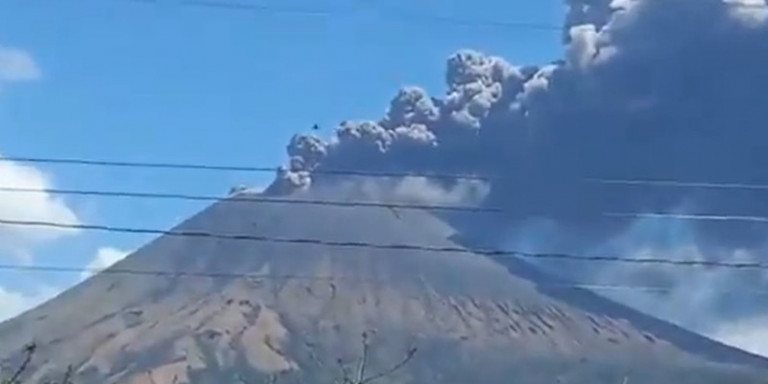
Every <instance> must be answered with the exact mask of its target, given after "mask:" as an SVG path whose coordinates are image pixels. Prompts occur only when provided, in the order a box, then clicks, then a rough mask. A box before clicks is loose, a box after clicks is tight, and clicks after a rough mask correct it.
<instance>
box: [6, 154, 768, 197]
mask: <svg viewBox="0 0 768 384" xmlns="http://www.w3.org/2000/svg"><path fill="white" fill-rule="evenodd" d="M0 162H17V163H28V164H59V165H75V166H93V167H119V168H146V169H175V170H192V171H220V172H221V171H225V172H252V173H276V172H278V171H280V169H281V167H279V166H244V165H213V164H202V163H174V162H142V161H116V160H99V159H86V158H51V157H27V156H11V157H0ZM309 172H310V173H312V174H318V175H330V176H353V177H372V178H402V177H424V178H431V179H444V180H476V181H493V180H503V179H505V178H506V177H505V176H500V175H478V174H461V173H442V172H384V171H359V170H352V169H322V168H321V169H314V170H312V171H309ZM580 181H581V182H583V183H588V184H603V185H625V186H647V187H668V188H700V189H732V190H765V191H768V184H752V183H718V182H703V181H678V180H653V179H609V178H595V177H585V178H582V179H581V180H580Z"/></svg>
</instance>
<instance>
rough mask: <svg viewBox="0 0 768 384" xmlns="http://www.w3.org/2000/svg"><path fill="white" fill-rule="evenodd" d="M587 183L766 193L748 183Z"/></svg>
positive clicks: (762, 187) (765, 188)
mask: <svg viewBox="0 0 768 384" xmlns="http://www.w3.org/2000/svg"><path fill="white" fill-rule="evenodd" d="M586 181H588V182H592V183H600V184H613V185H626V186H647V187H672V188H699V189H742V190H757V191H768V184H749V183H713V182H698V181H677V180H652V179H634V180H633V179H586Z"/></svg>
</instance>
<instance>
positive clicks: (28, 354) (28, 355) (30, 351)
mask: <svg viewBox="0 0 768 384" xmlns="http://www.w3.org/2000/svg"><path fill="white" fill-rule="evenodd" d="M36 350H37V344H35V343H31V344H27V346H26V347H24V354H25V356H24V361H23V362H22V363H21V365H19V368H17V369H16V371H15V372H14V373H13V375H12V376H11V378H10V379H8V381H6V382H4V383H7V384H19V377H21V375H22V374H24V372H25V371H26V370H27V368H29V363H30V362H32V356H34V354H35V351H36Z"/></svg>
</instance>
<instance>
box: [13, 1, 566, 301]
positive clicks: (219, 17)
mask: <svg viewBox="0 0 768 384" xmlns="http://www.w3.org/2000/svg"><path fill="white" fill-rule="evenodd" d="M241 1H242V2H243V3H246V2H249V0H241ZM181 3H182V2H181V1H171V0H168V1H165V0H158V1H157V2H156V3H155V4H145V3H141V2H138V1H129V0H72V1H46V0H9V1H6V2H3V5H2V6H0V8H2V10H0V47H12V48H14V49H17V50H20V51H23V52H25V53H26V54H28V55H29V57H31V59H32V60H33V61H34V65H35V66H36V68H37V69H38V70H39V73H38V76H36V77H37V79H36V80H35V81H27V82H23V83H22V82H11V81H7V82H6V83H0V153H1V154H3V155H7V156H41V157H82V158H95V159H114V160H129V161H169V162H194V163H213V164H242V165H254V166H256V165H276V164H279V163H281V162H283V161H284V160H285V155H284V148H285V145H286V143H287V142H288V139H289V138H290V137H291V135H293V134H294V133H296V132H299V131H303V130H307V129H309V127H311V126H312V124H314V123H318V124H320V125H321V126H322V127H323V130H324V134H330V132H331V131H332V129H333V128H334V127H335V125H336V124H337V123H338V122H339V121H341V120H343V119H356V118H379V117H380V116H382V114H383V113H384V111H385V109H386V106H387V104H388V101H389V99H390V98H391V97H392V96H393V95H394V94H395V92H396V91H397V89H398V88H399V87H400V86H402V85H421V86H423V87H425V88H426V89H427V90H429V91H430V92H431V93H433V94H441V93H442V92H443V90H444V87H443V77H444V71H443V70H444V63H445V60H446V58H447V57H448V56H449V55H450V54H452V53H453V52H455V51H456V50H458V49H461V48H474V49H477V50H481V51H484V52H487V53H491V54H495V55H499V56H503V57H505V58H507V59H508V60H510V61H511V62H513V63H516V64H531V63H543V62H547V61H550V60H552V59H556V58H558V57H560V56H561V47H560V44H559V37H560V35H559V32H558V31H556V30H550V31H546V30H535V29H520V28H511V27H499V26H490V25H483V24H482V23H475V24H471V23H470V24H468V25H459V24H456V23H444V22H439V21H436V20H435V19H434V17H435V16H441V17H450V18H458V19H463V20H493V21H503V22H515V21H523V22H534V23H540V24H551V25H553V26H557V25H559V24H560V23H561V19H562V16H563V10H564V8H563V6H562V4H561V3H560V2H559V1H557V0H540V1H530V0H504V1H502V0H475V1H471V2H468V1H458V0H440V1H437V0H424V1H405V0H396V1H392V2H388V3H387V4H386V5H381V4H376V3H373V2H371V1H370V0H356V1H343V2H341V1H322V2H309V1H290V2H285V1H271V2H258V3H257V2H255V1H252V2H251V4H266V5H270V6H275V7H283V8H290V7H294V8H303V9H306V8H312V9H323V10H330V11H331V12H330V13H329V14H325V15H307V14H275V13H263V12H254V11H248V10H241V11H235V10H226V9H213V8H204V7H193V6H181V5H180V4H181ZM403 13H405V14H407V15H411V16H412V17H405V16H403ZM0 78H1V76H0ZM0 81H1V80H0ZM35 168H36V169H37V170H39V171H41V172H43V173H44V174H45V175H47V176H48V177H49V178H50V183H49V186H53V187H57V188H80V189H108V190H130V191H156V192H186V193H195V194H214V195H222V194H225V193H226V192H227V190H228V188H229V187H230V186H232V185H235V184H243V183H244V184H251V185H264V184H266V183H267V182H268V181H269V180H270V178H271V175H266V174H263V175H256V174H238V173H221V172H217V173H206V172H168V171H148V170H130V169H106V168H101V169H97V168H73V167H64V166H35ZM61 204H63V205H65V206H66V207H68V208H69V209H71V211H72V212H73V213H74V214H76V216H77V217H78V219H79V220H80V221H81V222H86V223H100V224H111V225H123V226H140V227H149V228H168V227H170V226H172V225H173V224H174V223H176V222H178V221H179V220H180V219H182V218H184V217H186V216H188V215H190V214H192V213H194V212H195V211H197V210H199V209H201V208H202V207H203V205H202V204H198V203H185V202H178V201H163V200H135V199H134V200H127V199H125V200H120V199H97V198H64V201H63V202H61ZM22 205H24V204H22ZM30 206H31V205H30ZM147 240H148V238H143V237H136V236H129V235H119V234H99V233H78V234H72V235H69V236H62V237H61V238H58V239H57V240H55V241H45V242H43V241H35V242H28V243H25V245H24V246H25V247H27V248H28V249H25V250H24V252H23V253H28V257H26V258H24V257H19V256H18V255H15V254H14V255H11V254H10V253H9V254H7V255H0V261H2V262H3V263H14V262H26V263H37V264H45V265H68V266H85V265H87V264H88V263H90V262H91V261H92V260H93V259H94V257H95V256H96V254H97V253H98V252H99V250H100V249H101V250H102V253H103V252H104V251H105V247H111V248H115V249H117V250H130V249H135V248H136V247H138V246H140V245H141V244H142V243H143V242H145V241H147ZM78 278H79V276H76V275H66V274H62V275H54V274H45V275H42V274H41V275H32V274H23V275H22V274H19V273H9V272H2V273H0V297H1V296H2V292H3V291H2V290H5V291H6V292H13V293H14V295H16V296H14V297H16V298H17V299H18V298H19V297H22V296H23V297H27V298H34V297H36V296H39V295H41V294H42V293H41V291H40V290H41V288H40V287H41V286H44V287H48V288H46V289H44V290H43V291H44V292H43V293H45V292H53V291H55V289H58V288H61V287H64V286H67V285H68V284H72V283H73V282H75V281H77V279H78ZM30 300H32V299H30Z"/></svg>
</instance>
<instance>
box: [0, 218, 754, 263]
mask: <svg viewBox="0 0 768 384" xmlns="http://www.w3.org/2000/svg"><path fill="white" fill-rule="evenodd" d="M0 224H3V225H11V226H24V227H45V228H57V229H78V230H87V231H101V232H116V233H132V234H144V235H164V236H173V237H189V238H209V239H219V240H243V241H258V242H265V243H275V244H304V245H317V246H328V247H340V248H361V249H378V250H392V251H424V252H437V253H451V254H457V253H461V254H475V255H483V256H489V257H492V258H496V259H513V258H526V259H555V260H569V261H580V262H613V263H624V264H647V265H667V266H680V267H707V268H728V269H760V270H768V263H760V262H727V261H710V260H670V259H664V258H655V257H644V258H627V257H620V256H585V255H573V254H567V253H533V252H521V251H514V250H499V249H473V248H464V247H455V246H451V247H447V246H446V247H433V246H424V245H415V244H377V243H369V242H362V241H336V240H321V239H309V238H286V237H272V236H265V235H248V234H223V233H213V232H204V231H174V230H160V229H147V228H135V227H115V226H107V225H93V224H67V223H55V222H50V221H25V220H8V219H0Z"/></svg>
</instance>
